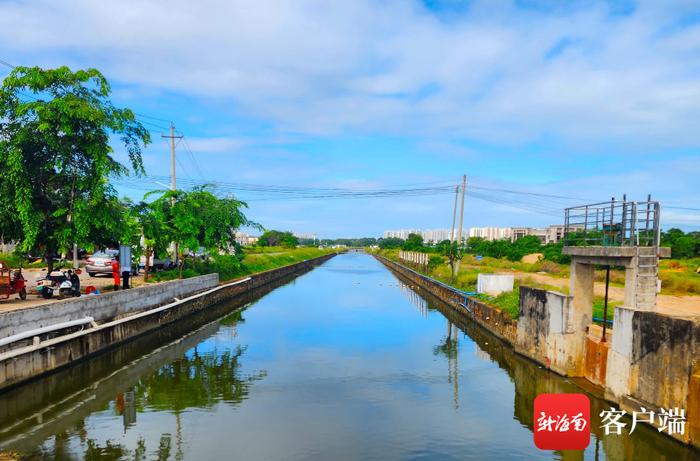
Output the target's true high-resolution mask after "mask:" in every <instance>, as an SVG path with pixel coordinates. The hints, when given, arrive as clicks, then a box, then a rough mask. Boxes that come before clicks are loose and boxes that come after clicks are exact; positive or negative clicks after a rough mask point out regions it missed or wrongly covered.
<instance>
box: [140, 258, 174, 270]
mask: <svg viewBox="0 0 700 461" xmlns="http://www.w3.org/2000/svg"><path fill="white" fill-rule="evenodd" d="M148 267H149V268H150V269H149V270H152V271H162V270H165V269H171V268H172V267H173V264H172V263H171V262H170V257H168V256H166V257H165V258H156V257H155V256H153V255H151V260H150V262H149V264H148ZM145 268H146V256H144V255H142V256H141V258H140V259H139V267H138V269H139V270H140V271H142V270H144V269H145Z"/></svg>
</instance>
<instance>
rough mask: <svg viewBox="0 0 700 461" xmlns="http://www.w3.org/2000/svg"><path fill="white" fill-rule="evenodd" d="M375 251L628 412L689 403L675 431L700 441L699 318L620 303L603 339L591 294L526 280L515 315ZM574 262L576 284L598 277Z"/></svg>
mask: <svg viewBox="0 0 700 461" xmlns="http://www.w3.org/2000/svg"><path fill="white" fill-rule="evenodd" d="M377 259H379V261H381V262H382V263H383V264H384V265H386V266H387V267H388V268H389V269H391V270H392V271H393V272H395V273H397V274H398V275H399V276H401V277H402V278H406V279H408V280H410V281H411V282H412V283H413V284H414V285H415V286H417V289H418V290H419V292H420V290H421V289H423V290H426V292H427V293H428V294H430V295H433V296H435V297H437V298H438V299H440V300H441V301H443V302H445V303H446V304H447V305H449V307H450V308H452V310H453V311H454V313H455V315H457V316H458V317H459V318H463V319H467V318H470V319H472V320H474V321H475V322H476V323H478V324H480V325H481V326H483V327H485V328H486V329H487V330H489V331H490V332H491V333H493V334H495V335H496V336H498V337H499V338H501V339H502V340H504V341H505V342H506V343H509V344H512V345H513V346H514V349H515V350H516V351H517V352H519V353H521V354H522V355H524V356H526V357H528V358H530V359H533V360H534V361H536V362H539V363H541V364H544V365H545V366H546V367H548V368H550V369H551V370H552V371H555V372H557V373H559V374H562V375H568V376H579V377H584V378H586V379H587V380H588V381H590V382H592V383H594V384H597V385H600V386H602V387H604V388H605V397H606V399H607V400H609V401H611V402H615V403H616V404H617V406H618V407H620V408H622V409H624V410H626V411H627V412H628V413H630V414H631V412H632V411H639V410H640V408H641V407H642V406H643V407H645V408H647V409H651V410H653V411H655V412H656V413H657V414H658V412H659V409H660V407H663V408H666V409H670V408H674V407H678V408H682V409H685V410H686V418H687V426H686V434H685V436H683V437H676V438H677V439H679V440H681V441H682V442H684V443H690V444H692V445H694V446H696V447H700V320H698V319H697V318H694V319H681V318H673V317H668V316H664V315H662V314H658V313H656V312H649V311H640V310H633V309H627V308H624V307H616V308H615V329H614V334H612V333H613V332H611V331H609V332H608V342H601V340H600V338H599V337H597V336H596V335H594V334H592V332H591V333H590V334H589V331H588V330H589V326H590V318H591V308H590V303H589V302H590V300H587V299H581V298H579V303H576V298H572V297H571V296H566V295H563V294H561V293H556V292H550V291H546V290H540V289H535V288H529V287H523V286H521V287H520V316H519V319H518V320H517V321H516V320H513V319H511V318H510V316H509V315H508V314H505V313H503V312H501V311H500V310H498V309H496V308H492V307H490V306H488V305H486V304H484V303H481V302H479V301H477V300H475V299H472V298H469V297H466V296H465V295H464V293H463V292H461V291H459V290H456V289H454V288H452V287H449V286H447V285H445V284H443V283H441V282H439V281H437V280H434V279H432V278H430V277H427V276H425V275H422V274H419V273H418V272H416V271H413V270H412V269H409V268H406V267H404V266H402V265H400V264H397V263H395V262H393V261H390V260H388V259H386V258H383V257H379V256H378V257H377ZM572 269H573V270H575V271H578V277H574V278H573V280H572V285H576V284H579V286H577V287H575V288H577V289H578V290H574V291H581V290H580V289H581V288H582V287H583V285H588V284H589V283H590V284H591V285H592V282H593V271H592V265H590V264H583V263H580V264H577V265H576V266H575V267H573V268H572ZM583 298H585V296H583ZM590 328H591V329H592V328H593V327H590ZM610 336H612V342H610V339H609V338H610ZM664 433H665V432H664ZM613 439H615V440H623V439H624V440H628V439H626V438H613ZM606 440H607V439H606ZM627 449H628V448H627V447H625V450H627Z"/></svg>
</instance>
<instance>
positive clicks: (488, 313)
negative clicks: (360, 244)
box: [375, 256, 517, 344]
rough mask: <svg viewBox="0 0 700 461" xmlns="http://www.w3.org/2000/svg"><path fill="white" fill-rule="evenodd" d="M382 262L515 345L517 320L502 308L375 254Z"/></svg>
mask: <svg viewBox="0 0 700 461" xmlns="http://www.w3.org/2000/svg"><path fill="white" fill-rule="evenodd" d="M375 258H377V259H378V260H379V261H380V262H381V263H382V264H384V265H385V266H387V267H388V268H389V269H390V270H391V271H392V272H395V273H397V274H399V275H400V276H402V277H403V278H406V279H408V280H410V281H411V282H413V283H414V284H415V285H417V286H418V287H419V288H422V289H424V290H427V291H428V292H430V293H431V294H432V295H434V296H435V297H437V298H438V299H440V300H441V301H443V302H445V303H446V304H447V305H449V306H450V307H451V308H453V309H454V310H455V311H457V312H458V313H460V314H466V315H468V316H469V317H470V318H471V319H472V320H474V321H475V322H477V323H479V324H480V325H481V326H483V327H484V328H486V329H487V330H489V331H490V332H491V333H493V334H494V335H496V336H498V337H499V338H501V339H503V340H504V341H506V342H508V343H509V344H513V343H514V342H515V338H516V336H517V330H516V328H517V322H516V321H515V320H513V318H512V317H511V316H510V315H509V314H507V313H505V312H502V311H501V310H500V309H496V308H494V307H491V306H489V305H488V304H485V303H483V302H481V301H479V300H477V299H474V298H470V297H468V296H466V295H465V294H464V293H463V292H462V291H460V290H457V289H455V288H452V287H450V286H448V285H445V284H444V283H441V282H439V281H437V280H435V279H432V278H430V277H428V276H426V275H423V274H421V273H419V272H416V271H414V270H412V269H409V268H407V267H404V266H402V265H400V264H397V263H395V262H394V261H390V260H388V259H386V258H384V257H382V256H375Z"/></svg>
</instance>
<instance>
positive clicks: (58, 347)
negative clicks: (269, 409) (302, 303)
mask: <svg viewBox="0 0 700 461" xmlns="http://www.w3.org/2000/svg"><path fill="white" fill-rule="evenodd" d="M333 256H335V254H330V255H325V256H321V257H319V258H315V259H311V260H307V261H302V262H300V263H296V264H291V265H289V266H284V267H281V268H278V269H273V270H269V271H266V272H261V273H258V274H255V275H252V276H250V277H249V278H248V279H247V280H246V281H244V282H241V283H237V284H227V285H223V286H221V287H214V288H211V289H209V290H207V291H205V292H203V293H200V294H197V295H194V296H193V298H192V299H183V301H181V302H178V303H174V304H173V305H172V306H169V307H167V308H166V307H165V306H164V307H163V310H156V311H155V312H153V313H147V312H143V313H141V314H132V315H131V316H127V317H124V318H123V319H120V320H114V321H110V322H107V323H104V324H101V325H99V326H97V327H94V328H90V329H87V330H81V331H73V332H70V331H68V332H66V333H67V334H64V335H62V336H59V337H49V338H45V339H43V340H42V341H41V342H40V343H39V344H37V345H32V346H27V347H24V348H19V349H12V350H10V351H8V352H5V353H1V354H0V390H2V389H5V388H8V387H12V386H15V385H17V384H19V383H21V382H23V381H26V380H28V379H31V378H34V377H36V376H40V375H42V374H45V373H47V372H50V371H53V370H57V369H59V368H62V367H64V366H67V365H70V364H72V363H74V362H76V361H78V360H81V359H84V358H86V357H88V356H91V355H93V354H95V353H98V352H101V351H103V350H105V349H107V348H109V347H111V346H114V345H115V344H118V343H121V342H124V341H127V340H130V339H132V338H135V337H137V336H139V335H142V334H144V333H146V332H148V331H152V330H155V329H157V328H159V327H160V326H162V325H166V324H170V323H172V322H175V321H176V320H179V319H182V318H185V317H188V316H190V315H192V314H195V313H198V312H201V311H203V310H205V309H207V308H209V307H212V306H216V305H218V304H219V303H222V302H227V301H231V300H233V299H235V298H236V297H237V296H240V295H245V294H247V293H250V292H251V291H252V290H254V289H258V288H259V289H264V288H265V286H267V285H269V284H271V283H272V282H276V281H278V280H281V279H284V278H285V277H291V276H293V275H295V274H300V273H303V272H306V271H308V270H310V269H312V268H313V267H315V266H317V265H319V264H321V263H323V262H324V261H326V260H328V259H330V258H332V257H333ZM215 275H216V274H215ZM217 279H218V276H217ZM195 286H196V285H195ZM131 291H136V289H133V290H131ZM141 299H142V301H143V302H144V304H142V305H141V307H142V309H140V310H142V311H143V310H144V309H145V308H146V307H148V305H147V304H145V302H147V301H148V299H151V298H146V297H141ZM152 299H155V298H152ZM56 305H57V304H51V306H56ZM151 307H155V306H151Z"/></svg>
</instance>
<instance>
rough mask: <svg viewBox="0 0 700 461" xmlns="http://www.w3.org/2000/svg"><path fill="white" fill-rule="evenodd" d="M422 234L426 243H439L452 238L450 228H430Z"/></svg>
mask: <svg viewBox="0 0 700 461" xmlns="http://www.w3.org/2000/svg"><path fill="white" fill-rule="evenodd" d="M422 235H423V241H425V242H427V243H439V242H442V241H443V240H450V239H451V238H452V229H430V230H426V231H423V233H422Z"/></svg>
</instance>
